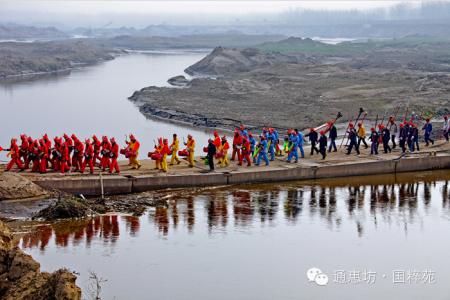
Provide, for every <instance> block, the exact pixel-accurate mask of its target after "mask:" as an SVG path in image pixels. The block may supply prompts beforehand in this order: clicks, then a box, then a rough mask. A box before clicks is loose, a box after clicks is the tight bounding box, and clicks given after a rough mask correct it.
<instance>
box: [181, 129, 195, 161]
mask: <svg viewBox="0 0 450 300" xmlns="http://www.w3.org/2000/svg"><path fill="white" fill-rule="evenodd" d="M184 145H185V146H186V150H187V151H188V162H189V167H191V168H193V167H194V165H195V163H194V153H195V140H194V138H193V137H192V135H190V134H188V137H187V142H186V143H184Z"/></svg>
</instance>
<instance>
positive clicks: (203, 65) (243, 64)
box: [185, 47, 298, 75]
mask: <svg viewBox="0 0 450 300" xmlns="http://www.w3.org/2000/svg"><path fill="white" fill-rule="evenodd" d="M297 61H298V59H297V58H296V57H294V56H288V55H284V54H281V53H265V52H263V51H261V50H258V49H253V48H247V49H230V48H223V47H217V48H215V49H214V50H213V51H212V52H211V53H210V54H209V55H207V56H206V57H205V58H203V59H202V60H200V61H199V62H197V63H195V64H193V65H192V66H190V67H188V68H187V69H186V70H185V72H186V73H188V74H190V75H195V74H206V75H224V74H231V73H240V72H247V71H250V70H254V69H256V68H260V67H267V66H271V65H275V64H278V63H296V62H297Z"/></svg>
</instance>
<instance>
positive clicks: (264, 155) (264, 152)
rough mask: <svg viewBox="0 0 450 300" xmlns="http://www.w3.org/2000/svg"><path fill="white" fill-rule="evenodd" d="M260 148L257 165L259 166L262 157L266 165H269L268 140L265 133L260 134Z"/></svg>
mask: <svg viewBox="0 0 450 300" xmlns="http://www.w3.org/2000/svg"><path fill="white" fill-rule="evenodd" d="M257 147H258V148H259V149H258V159H257V160H256V163H255V166H259V164H260V163H261V159H263V160H264V161H265V162H266V166H268V165H269V159H268V158H267V140H266V137H265V136H264V135H261V136H260V141H259V144H258V146H257Z"/></svg>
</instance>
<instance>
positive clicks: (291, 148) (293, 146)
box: [286, 130, 298, 163]
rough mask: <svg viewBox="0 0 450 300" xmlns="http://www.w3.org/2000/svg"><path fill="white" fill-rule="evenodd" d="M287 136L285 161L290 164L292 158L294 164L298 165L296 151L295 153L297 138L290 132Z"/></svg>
mask: <svg viewBox="0 0 450 300" xmlns="http://www.w3.org/2000/svg"><path fill="white" fill-rule="evenodd" d="M288 134H289V148H288V151H289V154H288V157H287V160H286V161H287V162H288V163H290V162H291V160H292V158H295V163H298V151H297V147H298V138H297V136H296V135H295V134H294V132H292V131H291V130H289V131H288Z"/></svg>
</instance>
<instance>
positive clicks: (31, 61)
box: [0, 40, 113, 79]
mask: <svg viewBox="0 0 450 300" xmlns="http://www.w3.org/2000/svg"><path fill="white" fill-rule="evenodd" d="M111 52H112V50H111V49H108V48H104V47H100V46H98V45H94V44H92V43H90V42H88V41H80V40H65V41H52V42H34V43H15V42H6V43H0V79H1V78H2V77H7V76H13V75H29V74H35V73H49V72H58V71H61V70H65V69H69V68H71V67H73V66H76V65H80V64H92V63H96V62H99V61H102V60H108V59H112V58H113V56H112V55H111V54H110V53H111Z"/></svg>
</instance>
